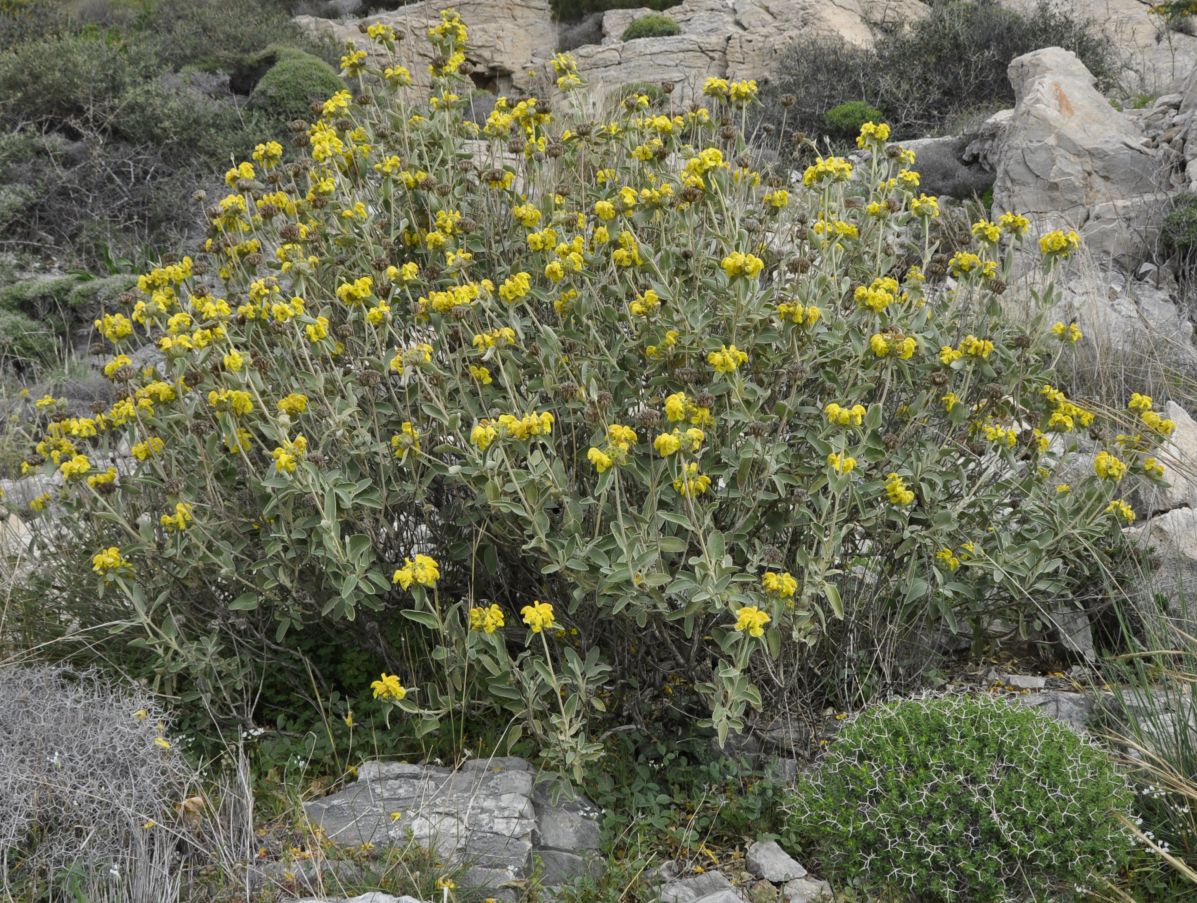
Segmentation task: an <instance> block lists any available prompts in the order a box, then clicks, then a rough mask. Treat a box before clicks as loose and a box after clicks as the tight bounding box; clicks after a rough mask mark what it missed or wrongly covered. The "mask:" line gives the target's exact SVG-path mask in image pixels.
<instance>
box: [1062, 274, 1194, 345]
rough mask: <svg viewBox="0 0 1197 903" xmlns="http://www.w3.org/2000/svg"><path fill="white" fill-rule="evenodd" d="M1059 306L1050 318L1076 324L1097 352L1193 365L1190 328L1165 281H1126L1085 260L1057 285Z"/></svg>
mask: <svg viewBox="0 0 1197 903" xmlns="http://www.w3.org/2000/svg"><path fill="white" fill-rule="evenodd" d="M1057 285H1058V286H1059V288H1060V302H1059V304H1058V306H1057V307H1056V309H1055V311H1054V314H1053V316H1055V317H1056V318H1057V319H1062V320H1064V321H1065V322H1067V321H1068V320H1072V319H1075V320H1076V321H1077V324H1078V325H1079V326H1080V327H1081V329H1082V331H1083V332H1084V333H1085V335H1086V336H1088V337H1089V339H1088V340H1091V341H1092V342H1094V343H1096V344H1097V346H1098V347H1106V348H1109V349H1111V350H1115V351H1127V352H1133V353H1141V352H1143V351H1145V350H1149V351H1150V353H1151V354H1153V355H1154V356H1155V357H1156V358H1157V359H1165V358H1167V359H1171V360H1172V361H1173V362H1174V363H1175V364H1176V365H1177V366H1179V367H1181V368H1185V367H1190V366H1192V365H1193V355H1194V349H1193V324H1192V323H1191V322H1190V321H1189V319H1188V318H1187V316H1186V315H1185V312H1184V310H1183V309H1182V307H1181V306H1180V304H1178V303H1177V298H1178V295H1179V292H1178V291H1177V289H1176V286H1175V285H1174V284H1173V283H1171V282H1170V281H1161V282H1160V283H1159V284H1156V282H1155V281H1154V280H1134V279H1128V278H1126V276H1125V275H1123V274H1122V273H1121V272H1119V271H1118V270H1116V269H1114V268H1113V267H1111V266H1110V265H1108V264H1101V263H1097V262H1095V261H1092V260H1091V259H1089V262H1088V263H1086V264H1085V265H1078V266H1075V267H1073V269H1072V271H1071V272H1070V273H1069V277H1068V278H1067V279H1061V280H1058V281H1057Z"/></svg>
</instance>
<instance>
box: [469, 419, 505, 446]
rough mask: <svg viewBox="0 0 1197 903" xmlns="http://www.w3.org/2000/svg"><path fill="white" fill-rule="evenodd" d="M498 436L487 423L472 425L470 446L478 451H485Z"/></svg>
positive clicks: (497, 432) (496, 431)
mask: <svg viewBox="0 0 1197 903" xmlns="http://www.w3.org/2000/svg"><path fill="white" fill-rule="evenodd" d="M498 436H499V431H498V430H496V429H495V428H494V427H493V426H491V425H490V422H489V421H483V422H482V423H476V424H474V428H473V429H472V430H470V444H472V445H474V446H475V447H476V448H477V449H478V450H479V451H486V450H487V449H488V448H490V444H491V443H492V442H494V441H495V439H497V438H498Z"/></svg>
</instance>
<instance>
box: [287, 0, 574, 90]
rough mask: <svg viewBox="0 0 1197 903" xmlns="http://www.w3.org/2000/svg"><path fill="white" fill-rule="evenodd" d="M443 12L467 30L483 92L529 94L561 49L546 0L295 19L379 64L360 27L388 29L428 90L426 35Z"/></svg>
mask: <svg viewBox="0 0 1197 903" xmlns="http://www.w3.org/2000/svg"><path fill="white" fill-rule="evenodd" d="M442 9H453V10H456V11H457V12H458V13H459V14H460V15H461V17H462V19H463V20H465V23H466V26H467V27H468V28H469V32H470V36H469V45H468V48H467V52H466V59H467V62H469V63H470V64H472V65H473V67H474V71H473V74H472V76H471V77H472V78H473V79H474V82H475V84H477V85H478V86H479V87H481V88H493V89H495V90H497V91H499V92H512V91H524V90H529V89H530V88H531V87H532V80H531V77H530V76H529V74H528V73H529V71H530V70H532V69H534V67H535V65H536V63H537V61H538V60H542V59H547V58H548V57H550V56H552V55H553V51H554V50H555V49H556V47H557V26H556V24H555V23H554V22H553V17H552V11H551V10H550V8H549V2H548V0H435V2H434V0H422V2H419V3H412V4H410V5H408V6H403V7H400V8H399V9H396V10H390V11H387V12H383V13H378V14H376V15H373V16H367V17H366V18H364V19H361V20H357V21H353V22H337V21H334V20H332V19H321V18H317V17H314V16H296V17H295V23H296V24H297V25H298V26H299V27H300V28H301V29H302V30H303V31H304V32H306V33H307V34H308V35H310V36H312V37H314V38H317V39H323V38H329V39H331V40H333V41H334V42H335V43H336V44H338V45H340V46H344V45H345V44H346V43H351V44H353V45H355V46H356V47H359V48H361V49H363V50H366V51H367V52H368V53H370V54H371V55H372V57H373V58H374V60H375V62H379V63H381V62H382V61H383V60H385V59H386V56H385V54H384V51H382V49H381V48H380V47H379V46H378V45H377V44H375V43H374V42H373V41H371V40H370V39H369V38H368V37H367V36H366V35H364V34H362V32H361V31H360V30H359V28H358V24H359V23H360V24H363V25H373V24H375V23H385V24H387V25H390V26H392V27H393V28H394V29H395V31H396V33H398V34H401V35H403V40H402V42H401V43H400V45H399V55H400V58H401V61H402V63H403V65H405V66H407V68H408V69H410V70H411V74H412V80H413V81H414V82H415V83H416V84H417V85H421V86H427V85H428V81H429V76H428V64H429V62H431V60H432V56H433V54H432V45H431V44H430V43H429V41H428V36H427V31H428V29H429V28H430V27H431V26H433V25H435V24H436V23H437V22H438V21H439V20H440V11H441V10H442Z"/></svg>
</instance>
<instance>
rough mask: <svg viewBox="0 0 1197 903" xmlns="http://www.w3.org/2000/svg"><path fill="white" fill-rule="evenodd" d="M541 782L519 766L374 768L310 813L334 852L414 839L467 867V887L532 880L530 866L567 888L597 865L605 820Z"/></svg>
mask: <svg viewBox="0 0 1197 903" xmlns="http://www.w3.org/2000/svg"><path fill="white" fill-rule="evenodd" d="M534 778H535V774H534V772H533V770H532V768H531V766H530V765H529V764H528V763H527V762H526V761H525V760H523V759H518V758H506V759H490V760H476V761H472V762H467V763H466V764H465V765H463V766H462V767H461V768H460V769H459V770H457V771H453V770H450V769H446V768H437V767H434V766H423V765H407V764H403V763H397V762H370V763H367V764H365V765H363V766H362V767H361V769H360V770H359V772H358V779H357V781H356V782H355V783H354V784H352V785H351V786H349V787H348V788H346V789H345V790H342V791H340V792H339V793H335V794H332V795H331V796H327V797H324V798H323V799H320V800H316V801H314V802H312V803H308V804H307V806H306V810H307V815H308V818H309V819H311V820H312V821H313V822H314V823H316V824H318V825H320V826H321V827H322V828H323V830H324V832H325V834H326V835H327V836H328V838H329V839H330V840H332V841H334V842H335V843H340V844H346V845H350V846H358V845H361V844H365V843H372V844H374V845H375V846H384V845H388V844H400V845H401V844H404V843H406V842H407V840H408V837H409V836H410V837H411V838H412V839H414V840H415V841H416V842H417V843H420V844H423V845H425V846H428V847H429V848H431V849H434V850H436V852H437V854H438V855H439V856H442V857H444V859H445V860H446V861H448V862H454V863H466V864H468V865H470V866H471V869H470V871H469V872H468V873H467V875H466V876H465V881H468V882H469V883H472V884H476V885H477V886H484V887H487V888H495V887H499V886H501V885H503V884H505V883H507V882H509V881H512V880H515V879H519V878H523V877H526V875H527V874H528V872H529V869H530V867H531V865H532V862H533V857H537V858H539V859H540V861H541V864H542V867H543V869H544V872H545V876H544V878H545V883H546V884H547V885H550V886H552V885H558V884H564V883H568V882H569V881H572V880H573V879H574V878H576V877H577V876H578V875H580V874H582V873H584V872H588V871H592V870H593V869H594V868H595V867H596V865H597V856H596V855H595V853H596V850H597V848H598V842H599V834H598V824H597V818H598V815H599V811H598V809H597V808H595V807H594V805H593V804H591V803H590V802H589V801H588V800H586V799H585V798H584V797H581V796H577V795H575V796H573V797H568V798H564V797H563V798H560V799H554V798H553V797H552V796H551V795H549V794H547V793H544V792H543V791H541V790H540V789H535V790H534ZM463 883H465V882H464V881H463Z"/></svg>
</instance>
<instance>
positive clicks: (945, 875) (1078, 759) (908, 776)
mask: <svg viewBox="0 0 1197 903" xmlns="http://www.w3.org/2000/svg"><path fill="white" fill-rule="evenodd" d="M1131 800H1132V794H1131V792H1130V790H1129V788H1128V786H1127V783H1126V781H1125V780H1124V779H1123V778H1122V777H1121V776H1120V775H1119V774H1118V773H1117V771H1116V770H1115V768H1114V766H1113V764H1112V763H1111V761H1110V759H1109V758H1108V756H1107V755H1106V753H1105V752H1104V751H1103V750H1102V749H1100V748H1099V747H1097V746H1096V745H1095V744H1093V743H1092V742H1090V741H1088V740H1086V739H1082V738H1081V737H1080V736H1079V735H1078V734H1076V733H1075V732H1074V731H1072V730H1070V729H1068V728H1066V727H1064V726H1063V725H1061V724H1060V723H1058V722H1056V721H1054V720H1051V719H1049V718H1047V717H1045V716H1043V715H1042V714H1040V713H1038V712H1037V711H1035V710H1034V709H1032V708H1030V707H1027V706H1023V705H1020V704H1017V703H1009V702H1006V701H1004V700H1000V699H993V698H989V697H972V696H943V697H936V698H928V699H906V700H901V701H898V702H893V703H887V704H885V705H881V706H877V707H876V708H873V709H869V710H866V711H865V712H863V713H862V714H860V715H859V716H857V717H855V718H853V719H852V720H851V721H849V722H847V723H846V724H845V725H844V727H843V729H842V730H841V731H840V733H839V735H838V736H837V737H836V738H835V740H833V741H832V743H831V746H830V747H829V748H828V750H827V755H826V758H825V759H824V760H823V762H822V763H821V764H820V766H819V768H818V770H817V771H816V772H814V773H813V774H812V775H811V776H810V777H808V778H806V779H804V780H803V781H801V782H800V783H799V785H798V786H797V788H796V789H795V791H794V795H793V804H792V806H793V809H792V817H791V820H790V823H789V830H790V831H792V832H793V834H794V835H795V836H796V837H797V838H799V839H800V840H801V842H802V843H803V844H804V846H805V848H806V849H808V850H811V851H815V852H816V853H817V855H818V857H819V861H820V863H821V864H822V866H823V868H824V872H823V874H825V875H827V877H829V878H832V879H833V880H836V879H838V880H839V881H840V882H842V883H843V884H844V886H853V887H860V888H863V889H867V890H868V891H870V892H874V893H878V894H882V895H884V897H885V899H887V900H900V901H920V903H939V901H944V903H947V901H957V900H958V901H965V900H986V901H993V903H998V901H1002V903H1005V901H1009V903H1023V901H1027V900H1036V901H1044V903H1046V901H1059V900H1071V899H1074V898H1076V897H1077V889H1078V887H1082V886H1083V887H1087V888H1090V889H1095V888H1097V887H1099V886H1101V885H1102V884H1103V882H1104V881H1105V880H1106V879H1108V878H1112V877H1114V876H1115V874H1116V873H1117V871H1118V868H1119V867H1120V866H1121V865H1122V863H1123V862H1125V860H1126V857H1127V855H1128V853H1129V850H1130V848H1131V835H1130V832H1129V831H1128V830H1127V827H1126V825H1125V824H1124V823H1122V822H1120V821H1119V820H1118V816H1119V815H1122V816H1127V817H1129V815H1130V803H1131Z"/></svg>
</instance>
